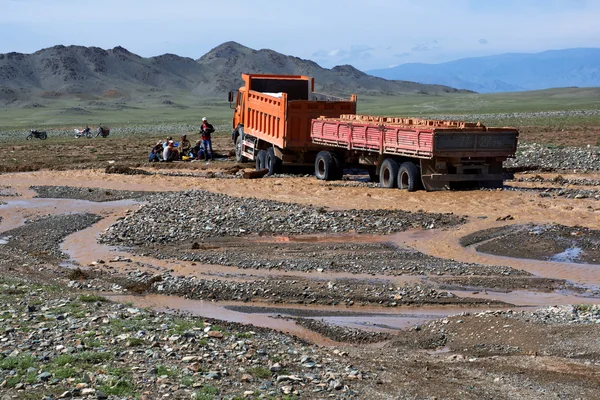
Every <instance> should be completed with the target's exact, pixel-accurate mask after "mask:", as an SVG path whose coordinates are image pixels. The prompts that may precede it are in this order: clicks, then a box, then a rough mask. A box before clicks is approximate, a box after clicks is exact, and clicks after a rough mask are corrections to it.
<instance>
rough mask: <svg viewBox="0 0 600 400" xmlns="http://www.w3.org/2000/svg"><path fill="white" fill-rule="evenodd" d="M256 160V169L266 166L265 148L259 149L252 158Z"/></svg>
mask: <svg viewBox="0 0 600 400" xmlns="http://www.w3.org/2000/svg"><path fill="white" fill-rule="evenodd" d="M254 161H255V162H256V170H257V171H258V170H261V169H264V168H266V166H267V152H266V150H259V151H258V153H257V154H256V157H255V159H254Z"/></svg>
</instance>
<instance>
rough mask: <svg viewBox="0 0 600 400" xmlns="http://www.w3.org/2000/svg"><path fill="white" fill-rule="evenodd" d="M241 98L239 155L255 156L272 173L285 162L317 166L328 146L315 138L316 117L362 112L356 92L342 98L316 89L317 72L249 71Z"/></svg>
mask: <svg viewBox="0 0 600 400" xmlns="http://www.w3.org/2000/svg"><path fill="white" fill-rule="evenodd" d="M242 80H243V81H244V86H242V87H240V88H239V90H238V91H237V93H235V92H233V91H232V92H230V93H229V102H230V103H233V102H234V100H235V106H234V114H233V121H232V125H233V131H232V135H231V138H232V140H233V143H234V144H235V151H236V161H238V162H244V161H254V162H255V164H256V168H257V169H263V168H267V169H268V170H269V175H272V174H277V173H280V172H281V169H282V167H283V166H285V165H290V166H311V167H312V165H313V163H314V160H315V157H316V155H317V153H318V152H319V151H320V150H322V149H323V146H322V145H319V144H316V143H314V142H313V141H312V139H311V123H312V120H313V119H315V118H319V117H321V116H323V117H339V116H341V115H343V114H354V113H356V96H355V95H352V96H351V97H350V99H347V100H345V99H341V98H338V97H334V96H329V95H324V94H319V93H315V91H314V85H315V81H314V78H311V77H308V76H301V75H266V74H243V75H242Z"/></svg>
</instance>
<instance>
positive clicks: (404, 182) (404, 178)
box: [399, 172, 410, 189]
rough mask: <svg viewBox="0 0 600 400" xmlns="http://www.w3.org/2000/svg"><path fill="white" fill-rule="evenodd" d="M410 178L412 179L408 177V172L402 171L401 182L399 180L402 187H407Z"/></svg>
mask: <svg viewBox="0 0 600 400" xmlns="http://www.w3.org/2000/svg"><path fill="white" fill-rule="evenodd" d="M409 180H410V179H409V177H408V174H407V173H406V172H402V173H401V174H400V182H399V183H400V188H402V189H404V188H407V187H408V184H409Z"/></svg>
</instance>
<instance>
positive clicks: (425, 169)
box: [311, 114, 519, 191]
mask: <svg viewBox="0 0 600 400" xmlns="http://www.w3.org/2000/svg"><path fill="white" fill-rule="evenodd" d="M311 136H312V141H313V143H315V144H318V145H322V146H327V147H328V149H327V150H323V151H321V152H319V153H318V154H317V156H316V158H315V175H316V176H317V178H318V179H322V180H332V179H339V178H340V177H341V176H342V173H343V168H344V167H348V166H357V165H362V166H364V167H366V168H367V169H368V170H369V174H370V175H371V178H372V179H377V180H378V181H379V185H380V186H381V187H384V188H394V187H398V188H400V189H407V190H408V191H414V190H418V189H420V188H425V189H426V190H428V191H432V190H442V189H451V188H461V187H465V186H468V187H473V186H478V187H483V188H498V187H502V185H503V179H504V174H503V172H502V162H503V161H505V160H506V159H508V158H509V157H513V156H514V154H515V153H516V150H517V139H518V136H519V132H518V130H517V129H515V128H507V127H504V128H490V127H486V126H484V125H483V124H481V123H473V122H462V121H441V120H428V119H417V118H398V117H379V116H370V115H356V114H349V115H342V116H340V117H338V118H328V117H325V116H323V117H319V118H316V119H313V121H312V127H311Z"/></svg>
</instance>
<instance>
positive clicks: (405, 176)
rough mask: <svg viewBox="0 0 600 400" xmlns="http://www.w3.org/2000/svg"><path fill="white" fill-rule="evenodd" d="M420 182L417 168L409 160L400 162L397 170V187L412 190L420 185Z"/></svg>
mask: <svg viewBox="0 0 600 400" xmlns="http://www.w3.org/2000/svg"><path fill="white" fill-rule="evenodd" d="M420 182H421V174H420V173H419V168H417V166H416V165H415V164H413V163H412V162H410V161H407V162H404V163H402V165H401V166H400V170H399V171H398V188H400V189H408V191H409V192H414V191H415V190H418V189H419V188H420V187H421V185H420Z"/></svg>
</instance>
